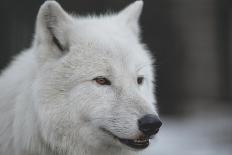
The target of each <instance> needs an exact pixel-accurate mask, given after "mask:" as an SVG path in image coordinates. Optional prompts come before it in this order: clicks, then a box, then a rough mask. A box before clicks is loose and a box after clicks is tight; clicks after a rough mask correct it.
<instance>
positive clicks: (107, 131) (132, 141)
mask: <svg viewBox="0 0 232 155" xmlns="http://www.w3.org/2000/svg"><path fill="white" fill-rule="evenodd" d="M142 6H143V2H142V1H136V2H134V3H133V4H131V5H129V6H128V7H126V8H125V9H123V10H122V11H120V12H119V13H117V14H109V15H105V16H99V17H96V16H89V17H76V16H74V15H70V14H68V13H66V12H65V11H64V10H63V9H62V8H61V6H60V5H59V4H58V3H57V2H55V1H46V2H45V3H44V4H43V5H42V6H41V8H40V10H39V13H38V16H37V21H36V31H35V37H34V41H33V44H32V46H31V48H29V49H28V50H26V51H24V52H23V53H21V54H20V55H19V56H18V57H16V59H15V60H14V61H13V62H12V63H11V65H10V66H9V67H8V68H7V69H6V70H5V71H4V72H3V73H2V75H1V77H0V102H1V103H0V154H1V155H104V154H110V155H127V154H138V153H139V152H140V151H138V150H143V149H144V148H146V147H147V146H148V145H149V139H150V138H151V137H153V135H155V134H156V133H157V132H158V129H159V127H160V126H161V122H160V120H159V118H158V114H157V110H156V105H155V104H156V99H155V96H154V94H153V67H152V63H153V62H152V59H151V56H150V54H149V51H148V50H147V49H146V48H145V47H144V45H143V44H141V43H140V39H139V36H140V31H139V24H138V19H139V16H140V13H141V10H142Z"/></svg>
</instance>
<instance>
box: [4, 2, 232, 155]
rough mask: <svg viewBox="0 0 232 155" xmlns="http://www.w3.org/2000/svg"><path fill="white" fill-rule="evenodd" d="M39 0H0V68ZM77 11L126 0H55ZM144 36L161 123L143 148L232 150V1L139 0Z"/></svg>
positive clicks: (201, 152)
mask: <svg viewBox="0 0 232 155" xmlns="http://www.w3.org/2000/svg"><path fill="white" fill-rule="evenodd" d="M43 2H44V0H20V1H19V0H1V4H0V19H1V24H0V34H1V35H0V49H1V55H0V69H1V70H2V69H3V68H4V67H6V65H7V64H8V63H9V61H10V60H11V59H12V57H13V56H15V55H16V54H18V53H19V52H20V51H21V50H22V49H25V48H28V47H29V46H30V43H31V41H32V39H33V32H34V23H35V17H36V14H37V11H38V9H39V6H40V5H41V4H42V3H43ZM58 2H60V3H61V5H62V6H63V7H64V8H65V9H66V10H68V11H69V12H75V13H77V14H80V15H86V14H92V13H95V14H100V13H104V12H106V11H108V10H111V11H119V10H120V9H122V8H124V7H125V6H126V5H128V4H129V3H131V2H133V0H58ZM144 2H145V5H144V10H143V14H142V16H141V27H142V31H143V35H142V36H143V42H145V43H146V44H147V45H148V47H149V48H150V49H151V51H152V53H153V54H154V56H155V57H156V64H155V66H156V68H157V91H156V94H157V97H158V103H159V111H160V117H161V118H162V120H163V122H164V124H163V127H162V129H161V130H160V133H159V135H158V137H157V138H156V140H153V142H152V146H151V147H149V148H148V149H147V150H146V151H145V152H146V153H147V154H148V155H156V154H157V155H170V154H172V155H181V154H188V155H218V154H220V155H231V154H232V1H231V0H144Z"/></svg>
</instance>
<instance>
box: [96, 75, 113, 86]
mask: <svg viewBox="0 0 232 155" xmlns="http://www.w3.org/2000/svg"><path fill="white" fill-rule="evenodd" d="M93 80H94V81H96V82H97V83H98V84H100V85H111V82H110V81H109V80H108V79H107V78H105V77H102V76H99V77H96V78H94V79H93Z"/></svg>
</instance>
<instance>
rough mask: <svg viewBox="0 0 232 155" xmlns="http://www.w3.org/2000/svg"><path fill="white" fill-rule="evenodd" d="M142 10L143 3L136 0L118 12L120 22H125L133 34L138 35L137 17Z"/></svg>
mask: <svg viewBox="0 0 232 155" xmlns="http://www.w3.org/2000/svg"><path fill="white" fill-rule="evenodd" d="M142 9H143V1H142V0H138V1H135V2H133V3H132V4H130V5H129V6H127V7H126V8H124V9H123V10H122V11H121V12H119V18H120V20H123V22H126V24H127V25H128V26H130V28H131V29H132V30H133V31H134V32H135V33H139V17H140V15H141V12H142Z"/></svg>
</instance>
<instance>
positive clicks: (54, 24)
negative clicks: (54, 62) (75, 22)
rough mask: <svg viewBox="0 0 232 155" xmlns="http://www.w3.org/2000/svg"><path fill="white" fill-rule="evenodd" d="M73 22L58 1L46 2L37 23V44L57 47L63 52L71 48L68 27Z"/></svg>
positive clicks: (41, 8)
mask: <svg viewBox="0 0 232 155" xmlns="http://www.w3.org/2000/svg"><path fill="white" fill-rule="evenodd" d="M71 22H72V17H71V16H69V15H68V14H67V13H66V12H65V11H64V10H63V9H62V7H61V6H60V5H59V4H58V3H57V2H56V1H53V0H52V1H46V2H45V3H44V4H43V5H42V6H41V7H40V10H39V13H38V16H37V21H36V35H35V40H36V42H37V44H43V45H47V46H48V47H52V48H53V47H55V48H57V49H58V50H60V51H61V52H64V51H67V50H68V48H69V41H68V40H69V38H68V33H69V31H68V26H69V25H70V23H71Z"/></svg>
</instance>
